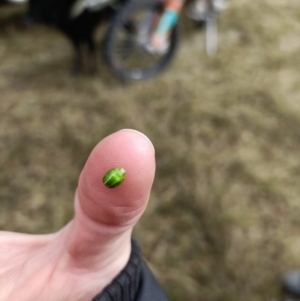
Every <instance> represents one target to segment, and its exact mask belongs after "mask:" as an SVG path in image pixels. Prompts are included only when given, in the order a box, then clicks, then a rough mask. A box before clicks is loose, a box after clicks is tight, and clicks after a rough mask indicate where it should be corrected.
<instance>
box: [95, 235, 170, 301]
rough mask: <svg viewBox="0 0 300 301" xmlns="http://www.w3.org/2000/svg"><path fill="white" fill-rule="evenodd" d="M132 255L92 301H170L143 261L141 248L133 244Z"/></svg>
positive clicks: (133, 242) (135, 243)
mask: <svg viewBox="0 0 300 301" xmlns="http://www.w3.org/2000/svg"><path fill="white" fill-rule="evenodd" d="M131 245H132V248H131V255H130V258H129V261H128V263H127V265H126V267H125V268H124V269H123V270H122V271H121V273H120V274H119V275H118V276H117V277H116V278H115V279H114V280H113V282H112V283H111V284H110V285H108V286H107V287H106V288H105V289H104V290H103V291H102V292H101V293H100V294H99V295H97V296H96V297H94V299H93V300H92V301H168V299H167V297H166V295H165V293H164V291H163V290H162V288H161V287H160V285H159V284H158V282H157V280H156V279H155V277H154V275H153V274H152V272H151V271H150V269H149V268H148V266H147V265H146V263H145V262H144V261H143V260H142V257H141V252H140V248H139V246H138V244H137V242H136V241H135V240H132V242H131Z"/></svg>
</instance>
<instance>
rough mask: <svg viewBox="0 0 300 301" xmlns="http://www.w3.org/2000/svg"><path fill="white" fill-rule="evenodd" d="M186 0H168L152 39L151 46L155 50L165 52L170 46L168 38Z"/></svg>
mask: <svg viewBox="0 0 300 301" xmlns="http://www.w3.org/2000/svg"><path fill="white" fill-rule="evenodd" d="M183 4H184V0H168V1H167V2H166V4H165V11H164V13H163V14H162V16H161V17H160V21H159V22H158V25H157V28H156V30H155V32H154V34H153V36H152V39H151V47H153V50H154V51H157V52H162V53H163V52H164V51H165V50H166V49H167V48H168V38H169V36H170V32H171V30H172V28H173V27H174V25H175V24H176V23H177V21H178V17H179V14H180V11H181V9H182V6H183Z"/></svg>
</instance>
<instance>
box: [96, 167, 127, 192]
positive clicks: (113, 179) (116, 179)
mask: <svg viewBox="0 0 300 301" xmlns="http://www.w3.org/2000/svg"><path fill="white" fill-rule="evenodd" d="M125 173H126V171H125V169H124V168H119V167H118V168H113V169H111V170H109V171H108V172H107V173H106V174H105V175H104V177H103V179H102V181H103V184H104V185H105V186H106V187H108V188H115V187H117V186H119V185H120V184H121V183H122V182H123V181H124V179H125Z"/></svg>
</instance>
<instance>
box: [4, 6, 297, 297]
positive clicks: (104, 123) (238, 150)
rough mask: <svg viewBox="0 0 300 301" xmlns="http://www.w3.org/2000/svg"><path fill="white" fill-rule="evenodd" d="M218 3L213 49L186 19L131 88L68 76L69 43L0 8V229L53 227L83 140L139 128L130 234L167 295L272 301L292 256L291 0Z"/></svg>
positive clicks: (104, 74) (71, 185) (65, 205)
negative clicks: (159, 63) (167, 54)
mask: <svg viewBox="0 0 300 301" xmlns="http://www.w3.org/2000/svg"><path fill="white" fill-rule="evenodd" d="M228 2H229V3H228V4H229V6H228V9H227V10H226V11H225V12H224V14H223V15H222V18H221V20H220V39H221V50H220V52H219V54H218V56H217V57H215V58H213V59H209V58H207V57H206V55H205V53H204V46H203V40H204V36H203V32H202V31H201V30H196V29H194V30H189V32H187V27H189V28H190V26H186V30H184V29H183V34H182V41H181V48H180V51H179V53H178V55H177V57H176V60H175V61H174V63H173V64H172V66H171V68H170V69H169V70H168V71H167V72H165V73H164V74H163V75H161V76H159V77H157V78H154V79H152V80H150V81H147V82H141V83H135V84H131V85H127V86H124V85H121V84H120V83H119V82H118V81H117V80H115V79H114V78H113V77H112V76H111V75H110V73H109V72H108V71H107V68H106V67H105V66H104V65H103V66H101V68H100V74H99V75H97V76H96V77H94V78H89V77H79V78H70V77H69V76H68V74H67V70H68V68H69V64H70V62H71V59H72V49H71V48H70V45H69V44H68V42H67V41H66V40H65V39H64V38H63V37H62V36H61V35H60V34H59V33H57V32H56V31H54V30H52V29H48V28H44V27H34V28H24V27H23V26H22V25H21V22H20V20H19V17H18V11H17V9H16V8H11V9H9V8H8V7H6V8H3V7H0V10H1V11H0V15H1V17H0V20H1V21H0V26H1V27H0V39H1V40H0V62H1V63H0V99H1V101H0V154H1V156H0V185H1V186H0V187H1V189H0V206H1V212H0V227H1V229H5V230H14V231H25V232H30V233H45V232H49V231H55V230H57V229H59V228H60V227H62V226H63V225H64V224H65V223H66V222H67V221H68V220H70V218H71V217H72V214H73V212H72V210H73V209H72V198H73V193H74V189H75V186H76V182H77V177H78V174H79V172H80V170H81V168H82V166H83V164H84V162H85V160H86V158H87V156H88V154H89V152H90V150H91V149H92V147H93V146H94V145H95V144H96V143H97V142H98V141H99V140H100V139H101V138H103V137H104V136H106V135H108V134H110V133H111V132H113V131H115V130H118V129H121V128H135V129H137V130H140V131H142V132H144V133H145V134H147V135H148V136H149V137H150V138H151V140H152V141H153V143H154V145H155V147H156V158H157V175H156V181H155V184H154V187H153V193H152V195H151V202H150V204H149V207H148V210H147V211H146V213H145V215H144V216H143V218H142V220H141V222H140V223H139V225H138V226H137V227H136V230H135V236H136V237H137V238H138V240H139V241H140V244H141V245H142V248H143V250H144V255H145V257H146V259H147V260H148V261H149V262H150V264H151V266H152V268H153V269H154V271H155V273H156V275H157V276H158V277H159V279H160V280H161V282H162V284H163V286H164V287H165V289H166V291H167V293H168V295H169V296H170V299H171V300H174V301H177V300H191V301H202V300H205V301H208V300H214V301H218V300H222V301H225V300H230V301H238V300H247V301H248V300H249V301H250V300H251V301H252V300H257V301H259V300H271V299H272V298H277V297H278V284H279V281H278V275H279V274H280V273H281V272H282V271H283V270H286V269H288V268H290V267H297V266H299V265H300V259H299V255H298V254H299V250H300V239H299V233H300V219H299V216H300V202H299V195H300V185H299V184H298V182H299V179H298V177H299V175H300V161H299V149H300V130H299V129H300V101H299V99H300V84H299V70H300V56H299V52H300V39H299V36H300V23H299V21H298V20H299V17H300V13H299V12H300V2H299V1H297V0H293V1H291V0H289V1H287V0H276V1H272V0H260V1H259V0H255V1H252V0H231V1H228ZM18 10H19V9H18ZM20 10H21V11H22V9H20ZM14 13H17V17H13V15H14Z"/></svg>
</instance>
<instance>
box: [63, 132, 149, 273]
mask: <svg viewBox="0 0 300 301" xmlns="http://www.w3.org/2000/svg"><path fill="white" fill-rule="evenodd" d="M116 167H122V168H124V169H125V170H126V176H125V180H124V182H122V183H121V184H120V185H119V186H118V187H116V188H113V189H109V188H107V187H106V186H105V185H104V184H103V182H102V179H103V176H104V175H105V174H106V172H107V171H108V170H110V169H112V168H116ZM154 174H155V153H154V148H153V146H152V144H151V142H150V141H149V140H148V138H145V137H144V136H143V135H141V134H140V133H138V132H135V131H131V130H123V131H119V132H116V133H114V134H112V135H110V136H108V137H106V138H105V139H103V140H102V141H101V142H100V143H99V144H98V145H97V146H96V147H95V148H94V150H93V151H92V153H91V155H90V156H89V158H88V160H87V162H86V164H85V166H84V168H83V171H82V173H81V175H80V179H79V184H78V189H77V193H76V197H75V218H74V220H73V221H72V223H71V224H70V225H69V229H68V234H67V239H66V247H65V248H66V250H68V253H69V254H70V255H71V258H72V259H73V260H72V261H73V262H74V263H75V266H76V267H78V265H79V264H81V265H82V266H83V267H84V268H87V267H88V268H92V267H96V268H97V269H102V270H103V269H104V268H106V267H110V266H111V264H114V263H115V262H116V258H118V259H119V258H123V260H122V263H120V264H119V266H120V265H123V266H124V265H125V264H126V263H127V261H128V258H129V255H130V239H131V232H132V228H133V226H134V225H135V224H136V222H137V221H138V219H139V218H140V217H141V215H142V213H143V212H144V210H145V208H146V206H147V203H148V200H149V195H150V190H151V187H152V184H153V180H154ZM69 264H70V262H69ZM71 265H72V263H71Z"/></svg>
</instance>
